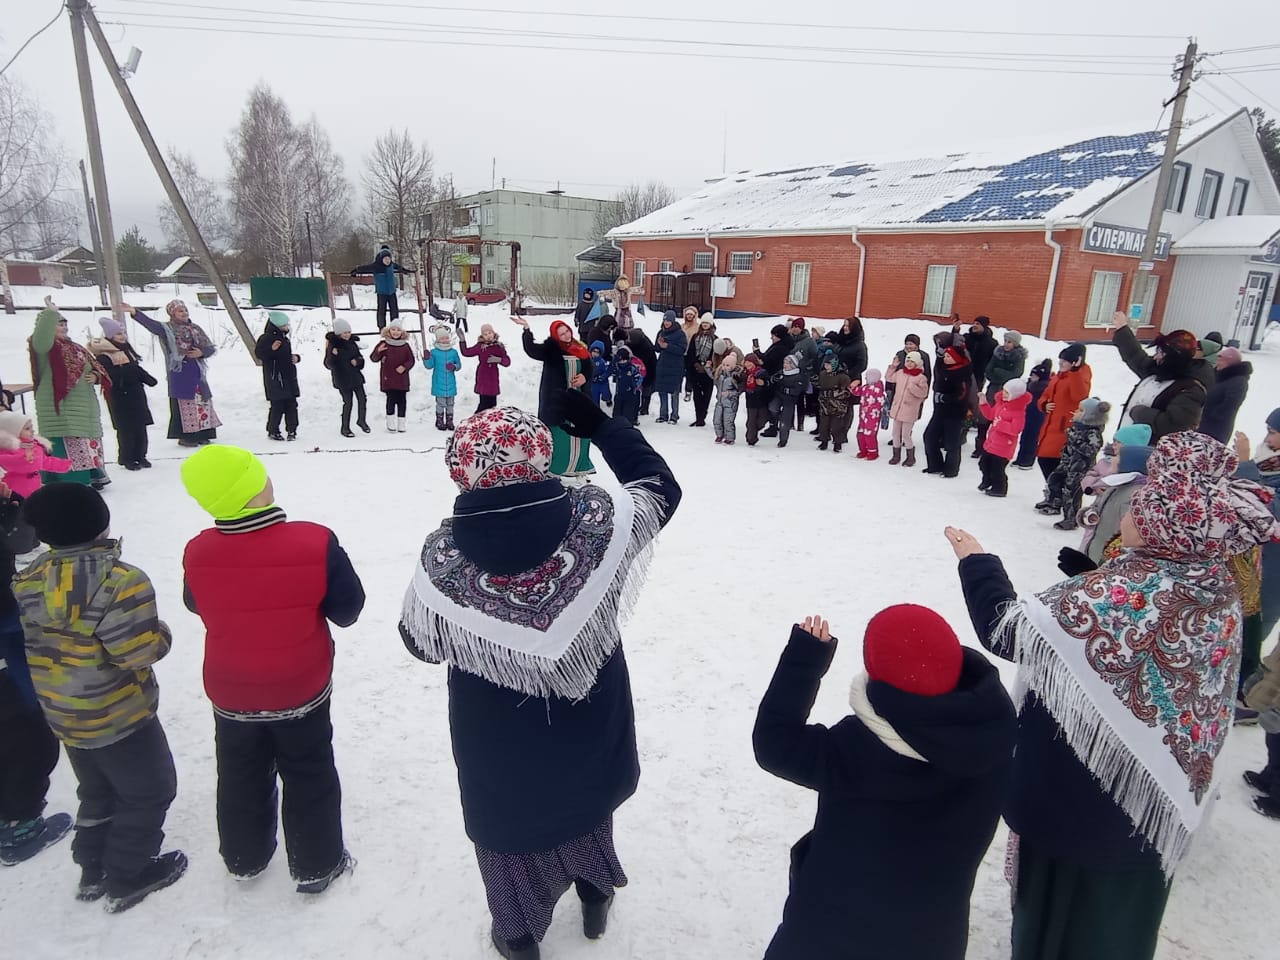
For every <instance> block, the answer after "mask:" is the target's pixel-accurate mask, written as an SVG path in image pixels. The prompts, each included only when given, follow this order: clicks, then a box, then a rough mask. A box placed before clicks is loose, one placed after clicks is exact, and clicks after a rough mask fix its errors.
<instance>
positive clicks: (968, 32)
mask: <svg viewBox="0 0 1280 960" xmlns="http://www.w3.org/2000/svg"><path fill="white" fill-rule="evenodd" d="M120 2H123V3H143V4H148V5H150V6H171V5H172V4H171V3H169V2H165V0H120ZM289 2H294V3H303V4H304V5H305V6H308V7H317V6H334V7H359V8H361V9H368V8H369V7H377V8H379V9H391V10H413V11H424V12H448V13H456V12H458V11H457V7H456V6H445V5H440V4H426V3H409V4H401V3H378V2H372V0H289ZM279 12H281V13H287V11H279ZM467 12H469V13H483V14H501V15H511V16H533V17H567V18H570V19H574V20H630V21H644V22H650V23H699V24H714V25H718V26H741V27H768V28H771V29H776V28H779V27H781V28H784V29H806V30H855V31H856V30H861V31H865V32H880V33H935V34H952V35H962V36H986V37H1055V38H1061V39H1077V40H1184V39H1186V38H1185V37H1182V36H1175V35H1169V34H1134V33H1059V32H1053V31H1034V30H1026V31H1023V30H975V29H970V28H945V27H881V26H870V25H859V24H849V23H785V22H782V21H778V20H736V19H730V18H724V17H666V16H654V15H648V14H621V13H584V12H579V11H576V10H572V11H570V10H520V9H511V8H503V7H469V8H467Z"/></svg>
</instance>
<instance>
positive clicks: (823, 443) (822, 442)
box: [818, 440, 829, 450]
mask: <svg viewBox="0 0 1280 960" xmlns="http://www.w3.org/2000/svg"><path fill="white" fill-rule="evenodd" d="M828 446H829V444H828V442H827V441H826V440H819V441H818V449H819V450H825V449H827V447H828Z"/></svg>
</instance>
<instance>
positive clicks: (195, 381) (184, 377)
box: [133, 310, 217, 400]
mask: <svg viewBox="0 0 1280 960" xmlns="http://www.w3.org/2000/svg"><path fill="white" fill-rule="evenodd" d="M133 319H135V320H137V321H138V325H139V326H141V327H142V328H143V329H144V330H146V331H147V332H148V333H151V334H153V335H154V336H155V337H157V338H158V339H159V340H160V346H161V348H162V349H163V350H164V355H165V361H166V365H168V364H169V363H171V362H172V361H173V358H172V357H170V356H169V339H168V336H167V334H166V332H165V329H166V322H165V321H162V320H155V319H153V318H151V317H149V316H147V315H146V314H145V313H143V312H142V311H141V310H138V311H136V312H135V313H134V315H133ZM169 323H170V324H171V323H172V321H169ZM215 353H217V346H216V345H215V344H212V343H210V344H209V345H208V346H207V347H206V348H205V350H204V357H203V359H206V360H207V359H208V358H209V357H212V356H213V355H214V354H215ZM168 385H169V396H170V397H171V398H172V399H174V400H193V399H195V397H196V395H197V394H199V395H200V396H201V397H203V398H204V399H206V400H207V399H209V398H210V397H211V396H213V393H212V391H211V390H210V389H209V385H208V383H207V382H205V379H204V369H203V367H202V366H201V365H200V361H199V360H191V359H189V358H187V357H183V358H182V366H181V367H180V368H178V369H176V370H175V369H173V368H172V367H171V368H170V369H169V370H168Z"/></svg>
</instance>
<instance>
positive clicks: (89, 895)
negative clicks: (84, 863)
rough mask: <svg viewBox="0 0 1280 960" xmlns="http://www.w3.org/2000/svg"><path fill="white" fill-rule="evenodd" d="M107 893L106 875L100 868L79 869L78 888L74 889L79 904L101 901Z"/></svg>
mask: <svg viewBox="0 0 1280 960" xmlns="http://www.w3.org/2000/svg"><path fill="white" fill-rule="evenodd" d="M106 892H107V875H106V874H105V873H103V872H102V868H101V867H82V868H81V869H80V886H78V887H77V888H76V899H77V900H79V901H80V902H81V903H93V902H94V901H95V900H101V899H102V898H103V896H104V895H105V894H106Z"/></svg>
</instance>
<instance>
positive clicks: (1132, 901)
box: [1013, 839, 1169, 960]
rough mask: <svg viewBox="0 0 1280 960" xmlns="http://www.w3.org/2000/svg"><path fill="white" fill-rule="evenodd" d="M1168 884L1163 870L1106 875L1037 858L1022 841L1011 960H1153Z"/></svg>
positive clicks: (1136, 870) (1153, 868)
mask: <svg viewBox="0 0 1280 960" xmlns="http://www.w3.org/2000/svg"><path fill="white" fill-rule="evenodd" d="M1168 901H1169V885H1168V882H1167V881H1166V880H1165V876H1164V872H1163V871H1161V869H1160V868H1159V867H1158V866H1157V867H1145V868H1138V869H1134V870H1101V869H1093V868H1089V867H1081V866H1078V865H1076V864H1073V863H1066V862H1064V861H1062V860H1055V859H1054V858H1052V857H1048V856H1045V855H1044V854H1041V853H1039V852H1038V851H1036V849H1035V848H1034V847H1032V846H1030V845H1029V844H1028V843H1027V842H1026V840H1025V839H1024V840H1022V841H1021V842H1020V844H1019V849H1018V892H1017V896H1016V897H1015V899H1014V904H1013V960H1151V958H1152V957H1154V956H1155V953H1156V942H1157V941H1158V939H1159V936H1160V921H1161V920H1162V919H1163V918H1164V908H1165V904H1166V903H1168Z"/></svg>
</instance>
